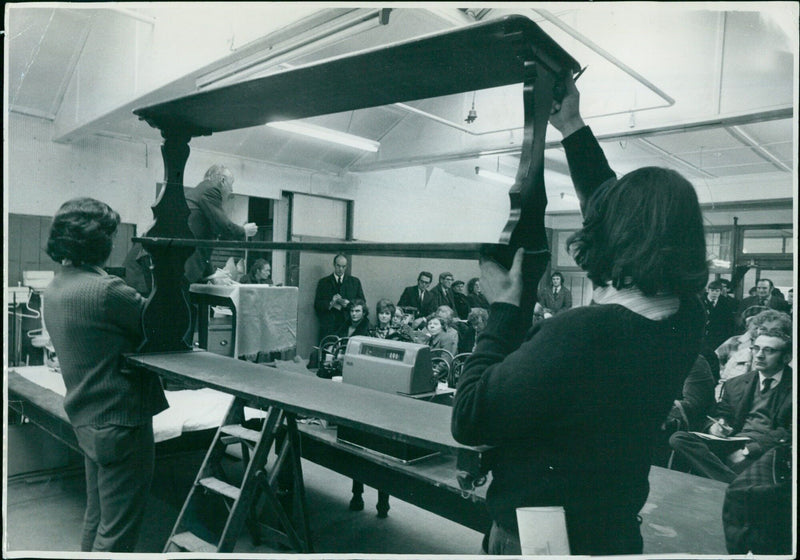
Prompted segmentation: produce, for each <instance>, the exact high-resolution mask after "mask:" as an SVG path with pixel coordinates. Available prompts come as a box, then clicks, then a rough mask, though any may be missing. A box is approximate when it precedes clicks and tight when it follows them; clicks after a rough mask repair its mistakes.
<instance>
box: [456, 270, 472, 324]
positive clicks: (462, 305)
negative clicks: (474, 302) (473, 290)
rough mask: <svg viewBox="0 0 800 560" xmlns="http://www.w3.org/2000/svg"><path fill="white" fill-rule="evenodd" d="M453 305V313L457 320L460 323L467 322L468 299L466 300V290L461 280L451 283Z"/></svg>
mask: <svg viewBox="0 0 800 560" xmlns="http://www.w3.org/2000/svg"><path fill="white" fill-rule="evenodd" d="M452 287H453V303H455V305H456V306H455V311H456V315H458V318H459V319H461V320H462V321H466V320H467V315H469V309H470V307H469V299H467V288H466V287H465V286H464V281H463V280H456V281H455V282H453V286H452Z"/></svg>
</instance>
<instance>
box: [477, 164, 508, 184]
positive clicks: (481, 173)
mask: <svg viewBox="0 0 800 560" xmlns="http://www.w3.org/2000/svg"><path fill="white" fill-rule="evenodd" d="M475 175H477V176H478V177H483V178H484V179H489V180H490V181H495V182H497V183H503V184H504V185H513V184H514V182H515V179H514V178H513V177H509V176H508V175H503V174H502V173H495V172H494V171H489V170H488V169H483V168H481V167H475Z"/></svg>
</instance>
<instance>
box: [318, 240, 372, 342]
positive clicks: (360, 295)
mask: <svg viewBox="0 0 800 560" xmlns="http://www.w3.org/2000/svg"><path fill="white" fill-rule="evenodd" d="M346 272H347V257H346V256H344V255H343V254H341V253H339V254H338V255H336V256H335V257H334V259H333V274H331V275H329V276H325V277H324V278H321V279H320V280H319V282H317V292H316V295H315V297H314V311H316V313H317V318H318V319H319V340H320V341H322V339H323V338H325V337H326V336H328V335H331V334H334V333H336V332H337V331H338V330H339V329H340V328H341V326H342V325H344V323H345V321H346V320H347V314H346V312H345V310H346V308H347V305H348V304H349V303H350V302H351V301H354V300H356V299H366V298H365V297H364V290H363V289H362V287H361V280H359V279H358V278H356V277H355V276H350V275H349V274H346Z"/></svg>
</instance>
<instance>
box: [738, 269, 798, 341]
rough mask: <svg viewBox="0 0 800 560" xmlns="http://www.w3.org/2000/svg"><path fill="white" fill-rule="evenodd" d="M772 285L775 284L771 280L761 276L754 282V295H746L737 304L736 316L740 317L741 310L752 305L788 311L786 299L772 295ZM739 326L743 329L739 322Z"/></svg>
mask: <svg viewBox="0 0 800 560" xmlns="http://www.w3.org/2000/svg"><path fill="white" fill-rule="evenodd" d="M774 287H775V285H774V284H773V283H772V280H770V279H768V278H761V279H760V280H759V281H758V282H756V294H755V295H754V296H750V297H746V298H744V299H743V300H742V303H740V304H739V311H738V316H740V317H741V315H742V312H743V311H744V310H745V309H747V308H748V307H751V306H753V305H761V306H763V307H769V308H770V309H775V310H777V311H783V312H784V313H788V312H789V306H788V305H787V304H786V300H784V299H783V298H780V297H777V296H774V295H772V289H773V288H774ZM739 327H740V329H743V328H744V325H742V324H740V325H739Z"/></svg>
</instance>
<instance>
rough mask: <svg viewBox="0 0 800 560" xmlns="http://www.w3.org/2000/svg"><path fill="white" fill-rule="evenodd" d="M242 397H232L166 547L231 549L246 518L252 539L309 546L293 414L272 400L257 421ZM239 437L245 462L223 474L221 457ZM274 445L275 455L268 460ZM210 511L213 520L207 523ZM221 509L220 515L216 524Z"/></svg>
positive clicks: (306, 548) (300, 548) (296, 547)
mask: <svg viewBox="0 0 800 560" xmlns="http://www.w3.org/2000/svg"><path fill="white" fill-rule="evenodd" d="M245 405H246V401H245V399H243V398H241V397H236V398H234V400H233V402H232V403H231V406H230V408H229V409H228V412H227V414H226V416H225V420H224V421H223V423H222V425H221V426H220V428H219V430H217V433H216V435H215V436H214V440H213V441H212V443H211V447H210V448H209V450H208V453H206V456H205V459H204V460H203V463H202V465H201V466H200V470H199V471H198V473H197V477H196V478H195V481H194V484H193V486H192V488H191V490H190V491H189V494H188V496H187V497H186V501H185V502H184V504H183V507H182V508H181V511H180V513H179V514H178V519H177V520H176V522H175V526H174V527H173V529H172V532H171V533H170V536H169V539H167V544H166V546H165V547H164V552H232V551H233V547H234V546H235V544H236V541H237V539H238V537H239V534H240V533H241V532H242V528H243V527H244V526H245V525H247V527H248V529H249V531H250V533H251V536H252V538H253V541H254V544H256V545H258V544H260V542H261V540H262V538H263V540H267V541H270V542H275V543H278V544H280V545H282V546H284V547H286V548H289V549H291V550H292V551H297V552H311V551H312V550H311V537H310V531H309V525H308V515H307V512H306V508H305V489H304V487H303V473H302V467H301V463H300V456H301V455H300V436H299V434H298V432H297V422H296V419H295V417H294V415H292V414H288V413H285V412H284V411H283V410H281V409H278V408H275V407H270V408H269V409H268V410H267V416H266V418H265V419H264V420H263V422H259V421H256V422H255V424H258V425H259V426H258V427H257V429H254V428H253V424H254V422H253V421H250V422H247V423H246V422H245V416H244V407H245ZM237 443H238V444H240V445H241V455H242V465H241V466H242V467H243V472H242V473H241V474H240V475H238V476H237V475H230V474H228V473H227V472H226V469H225V466H224V465H223V461H224V460H227V461H229V460H230V459H229V458H227V459H226V449H227V447H228V446H229V445H231V444H237ZM273 448H274V449H275V458H274V460H273V461H272V463H271V464H270V462H269V455H270V453H269V452H270V450H271V449H273ZM227 470H231V469H230V468H228V469H227ZM281 485H282V486H283V487H282V488H281V487H280V486H281ZM287 496H288V497H289V498H290V501H288V502H287V499H286V497H287ZM287 510H288V511H287ZM209 517H211V518H212V520H213V522H211V523H209V519H208V518H209ZM222 517H225V521H224V524H223V525H222V526H221V527H220V519H221V518H222Z"/></svg>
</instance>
